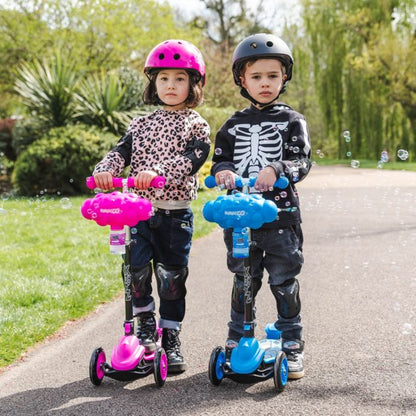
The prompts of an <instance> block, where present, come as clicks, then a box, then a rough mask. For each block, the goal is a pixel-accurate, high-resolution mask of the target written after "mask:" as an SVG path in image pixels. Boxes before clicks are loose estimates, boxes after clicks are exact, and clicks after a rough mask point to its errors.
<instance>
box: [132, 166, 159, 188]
mask: <svg viewBox="0 0 416 416" xmlns="http://www.w3.org/2000/svg"><path fill="white" fill-rule="evenodd" d="M156 176H157V173H156V172H155V171H153V170H142V171H141V172H139V173H138V174H137V175H136V177H135V178H134V186H135V187H136V188H139V189H142V190H143V189H148V188H149V187H150V183H151V182H152V180H153V179H154V178H156Z"/></svg>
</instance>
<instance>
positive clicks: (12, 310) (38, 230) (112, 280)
mask: <svg viewBox="0 0 416 416" xmlns="http://www.w3.org/2000/svg"><path fill="white" fill-rule="evenodd" d="M217 195H218V194H217V193H216V191H213V190H211V191H202V192H199V199H198V200H197V201H194V202H193V206H192V207H193V211H194V214H195V234H194V235H195V238H199V237H201V236H203V235H205V234H207V233H208V232H209V231H211V230H212V229H213V228H214V227H215V224H212V223H208V222H207V221H205V220H204V219H203V218H202V213H201V209H202V206H203V204H204V203H205V202H206V201H208V200H210V199H214V198H215V197H216V196H217ZM92 196H93V195H91V196H88V197H92ZM86 198H87V197H76V198H61V197H38V198H30V199H29V198H21V199H7V197H6V196H5V195H3V198H2V199H1V200H0V240H1V241H2V245H1V246H0V264H1V268H0V276H1V280H0V281H1V285H0V368H1V367H4V366H6V365H8V364H10V363H12V362H13V361H15V360H16V359H18V358H19V357H20V356H21V355H22V354H23V353H24V352H25V350H27V348H28V347H30V346H32V345H34V344H36V343H37V342H40V341H42V340H44V339H45V338H46V337H48V336H49V335H51V334H53V333H54V332H56V331H57V330H58V329H59V328H61V327H62V326H63V325H64V324H65V322H67V321H69V320H74V319H78V318H80V317H82V316H84V315H86V314H87V313H88V312H90V311H92V310H94V309H95V308H96V307H97V305H98V304H100V303H102V302H106V301H108V300H111V299H112V298H114V296H115V295H117V294H119V293H120V292H121V291H122V290H123V283H122V280H121V276H120V265H121V257H120V256H114V255H111V254H110V253H109V244H108V238H109V227H100V226H98V225H97V224H96V223H95V222H93V221H87V220H85V219H84V218H83V217H82V216H81V213H80V207H81V204H82V202H83V201H84V200H85V199H86Z"/></svg>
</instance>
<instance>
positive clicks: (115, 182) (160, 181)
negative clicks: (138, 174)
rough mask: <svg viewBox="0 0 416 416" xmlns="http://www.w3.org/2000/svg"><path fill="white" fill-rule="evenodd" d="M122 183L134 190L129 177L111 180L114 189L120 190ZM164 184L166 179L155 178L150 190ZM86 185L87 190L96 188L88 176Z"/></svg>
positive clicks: (132, 180)
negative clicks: (124, 182) (125, 182)
mask: <svg viewBox="0 0 416 416" xmlns="http://www.w3.org/2000/svg"><path fill="white" fill-rule="evenodd" d="M123 181H127V186H128V187H129V188H134V178H133V177H131V176H130V177H128V178H113V186H114V188H122V187H123V185H124V184H123ZM165 183H166V179H165V178H164V177H163V176H156V177H155V178H153V180H152V182H150V188H158V189H162V188H163V187H164V186H165ZM86 184H87V187H88V188H89V189H95V188H97V185H96V183H95V180H94V176H89V177H88V178H87V181H86Z"/></svg>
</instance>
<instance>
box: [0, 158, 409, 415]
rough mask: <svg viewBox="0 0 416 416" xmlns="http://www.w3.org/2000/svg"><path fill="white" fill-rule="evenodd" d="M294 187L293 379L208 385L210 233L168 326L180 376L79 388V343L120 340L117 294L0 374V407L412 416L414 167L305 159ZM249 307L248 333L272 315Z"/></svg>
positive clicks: (217, 337)
mask: <svg viewBox="0 0 416 416" xmlns="http://www.w3.org/2000/svg"><path fill="white" fill-rule="evenodd" d="M298 188H299V193H300V197H301V203H302V213H303V220H304V223H303V231H304V237H305V244H304V254H305V265H304V267H303V270H302V272H301V275H300V276H299V280H300V283H301V298H302V318H303V323H304V327H305V329H304V336H305V341H306V345H305V377H304V378H303V379H301V380H297V381H291V382H289V383H288V385H287V386H286V389H285V390H284V391H283V393H281V394H276V392H275V389H274V384H273V380H267V381H265V382H262V383H258V384H249V385H247V384H237V383H235V382H233V381H232V380H229V379H225V380H223V382H222V383H221V384H220V386H218V387H215V386H212V385H211V384H210V382H209V379H208V375H207V368H208V361H209V356H210V354H211V351H212V349H213V348H214V347H215V346H217V345H223V343H224V341H225V338H226V334H227V321H228V316H229V300H230V290H231V283H232V279H231V275H230V273H229V272H228V271H227V269H226V265H225V251H224V246H223V242H222V231H221V230H220V229H216V230H214V231H213V232H212V233H211V234H210V235H209V236H207V237H204V238H202V239H199V240H197V241H195V242H194V244H193V248H192V252H191V259H190V276H189V278H188V296H187V315H186V318H185V321H184V325H183V330H182V334H181V340H182V351H183V353H184V355H185V358H186V360H187V362H188V366H189V369H188V371H186V372H185V373H183V374H181V375H178V376H169V377H168V379H167V382H166V384H165V386H164V387H163V388H161V389H159V388H157V387H156V385H155V383H154V380H153V376H152V375H150V376H148V377H146V378H143V379H140V380H136V381H133V382H119V381H114V380H112V379H109V378H104V380H103V382H102V384H101V386H99V387H96V386H94V385H92V384H91V382H90V380H89V376H88V364H89V360H90V356H91V353H92V351H93V349H94V348H95V347H97V346H102V347H104V349H105V350H106V352H107V357H109V355H110V352H111V349H112V347H113V346H114V345H115V344H116V343H117V341H118V339H119V337H120V336H121V335H122V322H123V313H124V309H123V307H124V304H123V299H122V298H121V297H119V298H117V299H115V300H114V301H113V302H110V303H108V304H105V305H102V306H100V307H99V308H98V309H97V310H96V311H95V312H94V313H92V314H90V315H89V316H87V317H86V318H85V319H82V320H80V321H77V322H73V323H70V324H68V325H66V326H65V328H63V329H62V330H61V331H60V332H59V333H58V334H56V336H54V337H52V338H51V339H49V340H48V341H47V342H45V343H43V344H42V345H40V346H38V347H36V348H34V349H33V350H32V351H30V352H29V353H28V354H27V356H26V357H25V358H24V359H23V360H22V361H20V362H19V363H17V364H15V365H12V366H11V367H10V368H8V369H6V371H3V372H2V374H1V375H0V415H8V416H13V415H19V416H23V415H53V416H55V415H65V416H66V415H89V416H95V415H139V416H142V415H143V416H144V415H146V416H152V415H154V416H165V415H173V414H175V415H192V416H195V415H210V416H211V415H240V416H244V415H259V416H261V415H277V414H285V415H331V416H335V415H343V416H347V415H364V416H366V415H374V416H384V415H416V359H415V352H416V302H415V299H416V266H415V264H416V262H415V256H416V253H415V248H416V215H415V213H416V211H415V202H416V173H414V172H413V173H412V172H405V171H387V170H382V169H378V170H364V169H353V168H341V167H320V166H314V167H313V169H312V171H311V173H310V174H309V176H308V177H307V178H306V179H305V181H304V182H302V183H300V184H299V185H298ZM117 274H118V270H117V271H115V275H117ZM116 278H119V277H118V276H117V277H116ZM257 308H258V327H257V330H256V331H257V335H258V336H259V337H261V336H262V334H263V330H264V326H265V324H266V323H267V322H273V321H274V320H275V316H276V310H275V303H274V300H273V298H272V295H271V293H270V291H269V289H268V285H267V284H266V283H265V284H264V285H263V287H262V289H261V291H260V293H259V295H258V299H257Z"/></svg>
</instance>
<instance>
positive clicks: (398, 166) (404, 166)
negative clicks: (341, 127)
mask: <svg viewBox="0 0 416 416" xmlns="http://www.w3.org/2000/svg"><path fill="white" fill-rule="evenodd" d="M313 161H314V162H315V163H316V164H318V165H322V166H332V165H338V166H347V167H348V166H351V167H353V168H355V169H360V168H361V169H385V170H409V171H416V162H408V161H403V162H402V161H400V162H387V163H384V164H379V162H378V161H375V160H366V159H359V160H358V164H357V163H356V162H355V161H354V160H353V159H344V160H339V159H327V158H322V159H320V158H314V160H313Z"/></svg>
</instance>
